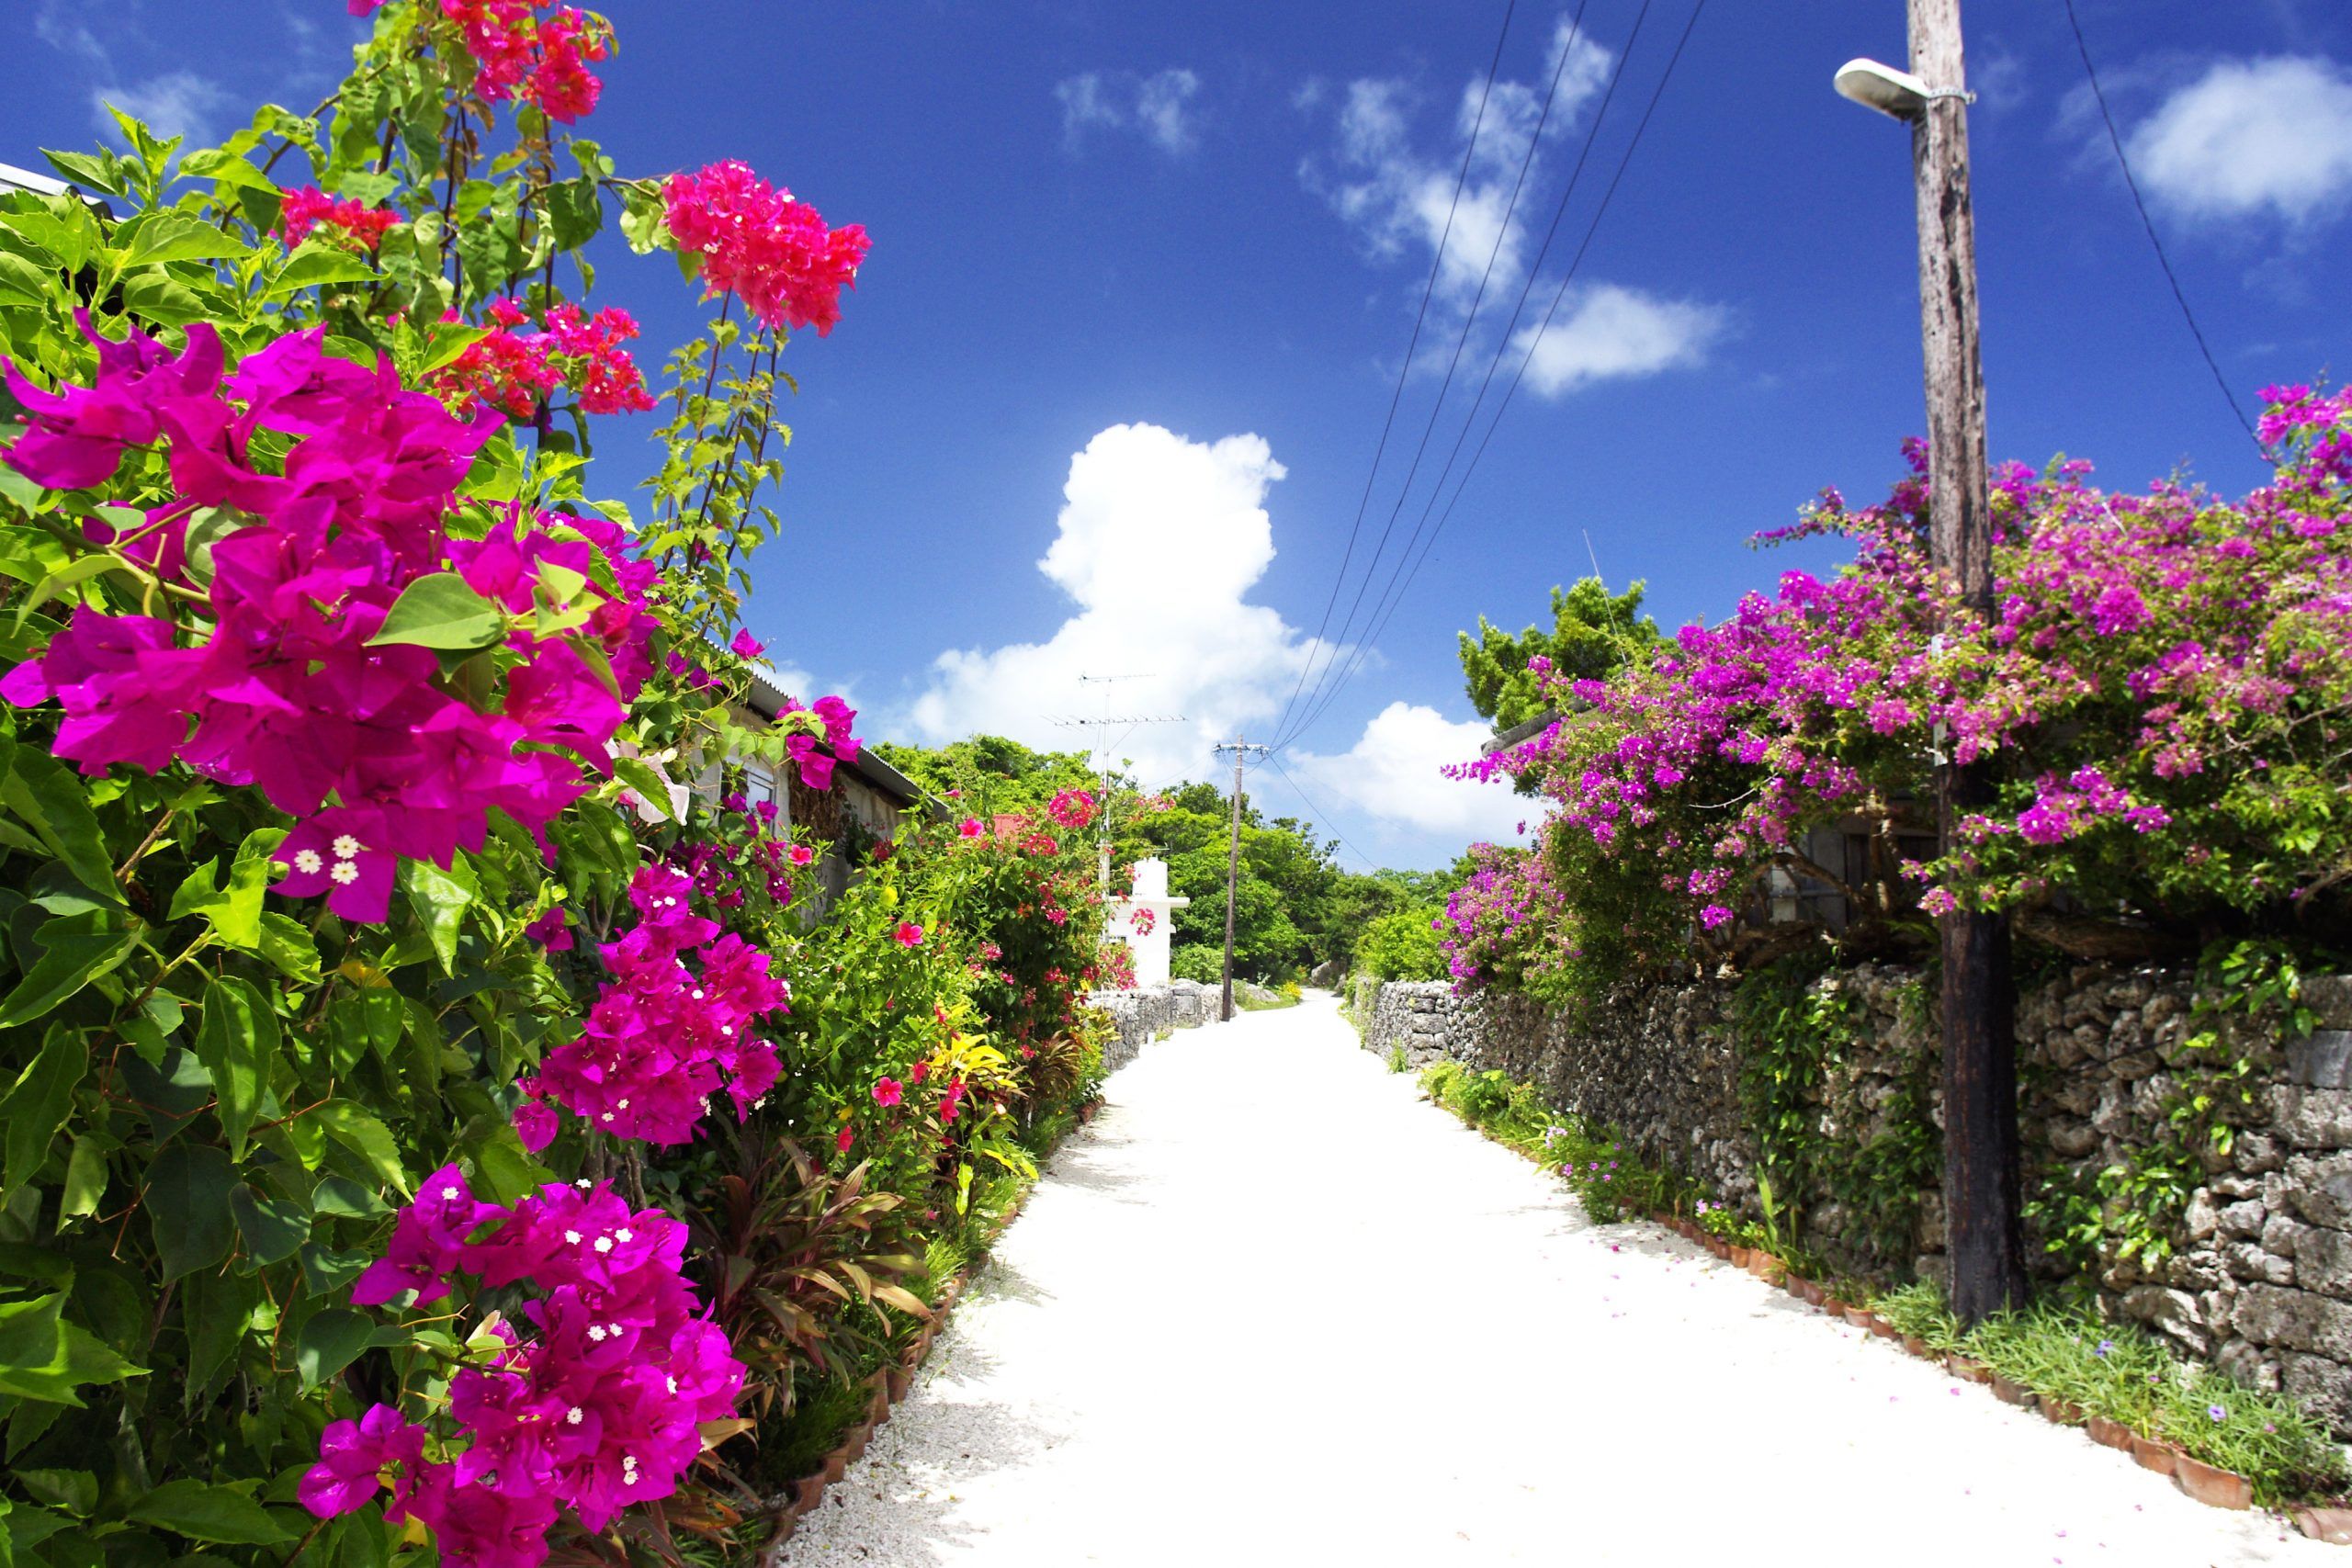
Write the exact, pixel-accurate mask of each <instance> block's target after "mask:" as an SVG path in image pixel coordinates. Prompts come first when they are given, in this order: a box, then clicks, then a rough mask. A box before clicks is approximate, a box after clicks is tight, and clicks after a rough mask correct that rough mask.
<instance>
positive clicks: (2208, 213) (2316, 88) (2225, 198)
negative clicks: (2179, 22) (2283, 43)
mask: <svg viewBox="0 0 2352 1568" xmlns="http://www.w3.org/2000/svg"><path fill="white" fill-rule="evenodd" d="M2127 145H2128V147H2129V149H2130V152H2131V163H2132V167H2133V169H2134V170H2135V171H2136V173H2137V174H2138V175H2139V178H2140V181H2141V183H2142V184H2143V185H2144V186H2146V187H2147V189H2148V193H2149V195H2150V196H2152V197H2154V198H2155V199H2156V201H2157V202H2158V203H2159V204H2161V205H2162V206H2163V207H2165V209H2168V210H2170V211H2171V212H2173V213H2174V214H2175V215H2177V216H2179V217H2183V218H2191V219H2203V220H2215V219H2221V220H2232V219H2240V220H2242V219H2252V218H2264V217H2267V218H2272V219H2276V220H2280V221H2283V222H2286V223H2289V224H2291V225H2304V224H2308V223H2311V222H2313V221H2315V220H2320V219H2323V218H2326V217H2331V216H2333V215H2335V213H2337V212H2339V211H2341V210H2342V209H2344V208H2345V206H2346V203H2347V200H2352V72H2348V71H2346V68H2345V67H2343V66H2341V65H2339V64H2337V63H2336V62H2334V61H2332V60H2327V59H2324V58H2320V57H2314V56H2299V55H2282V56H2274V57H2270V58H2267V59H2260V60H2225V61H2221V62H2217V63H2215V64H2213V65H2211V66H2210V67H2208V68H2207V70H2206V71H2205V73H2203V74H2202V75H2200V76H2199V77H2198V78H2197V79H2196V80H2194V81H2192V82H2190V83H2188V85H2186V86H2183V87H2180V88H2178V89H2177V90H2175V91H2174V92H2173V93H2172V94H2171V95H2170V96H2167V97H2166V98H2165V100H2164V102H2163V103H2161V104H2159V105H2158V106H2157V107H2156V109H2155V112H2154V113H2153V114H2151V115H2150V116H2149V117H2148V118H2146V119H2145V120H2143V122H2142V123H2141V124H2140V125H2139V126H2137V127H2136V128H2134V129H2133V130H2132V131H2131V135H2130V137H2129V138H2128V142H2127Z"/></svg>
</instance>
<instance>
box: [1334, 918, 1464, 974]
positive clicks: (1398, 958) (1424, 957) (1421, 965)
mask: <svg viewBox="0 0 2352 1568" xmlns="http://www.w3.org/2000/svg"><path fill="white" fill-rule="evenodd" d="M1442 919H1444V916H1443V914H1442V911H1440V910H1438V909H1435V908H1429V907H1426V906H1414V907H1410V908H1403V909H1393V910H1391V911H1389V912H1388V913H1387V914H1385V915H1382V916H1380V917H1379V918H1378V919H1374V921H1373V922H1372V923H1371V924H1370V925H1368V926H1366V927H1364V929H1363V935H1362V936H1361V937H1359V938H1358V939H1357V941H1356V964H1357V965H1358V966H1359V967H1360V968H1362V969H1363V972H1364V973H1366V974H1368V975H1375V976H1379V977H1380V978H1381V979H1384V980H1442V979H1444V978H1445V977H1446V964H1445V951H1444V949H1443V948H1442V947H1441V946H1439V944H1438V936H1437V932H1436V931H1435V930H1434V929H1433V925H1434V923H1435V922H1437V921H1439V920H1442Z"/></svg>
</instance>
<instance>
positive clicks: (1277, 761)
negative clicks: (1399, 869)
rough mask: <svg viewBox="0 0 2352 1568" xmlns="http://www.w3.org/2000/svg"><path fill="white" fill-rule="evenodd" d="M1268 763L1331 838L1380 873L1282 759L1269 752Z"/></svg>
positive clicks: (1376, 866)
mask: <svg viewBox="0 0 2352 1568" xmlns="http://www.w3.org/2000/svg"><path fill="white" fill-rule="evenodd" d="M1266 761H1269V762H1272V764H1273V765H1274V772H1276V773H1280V774H1282V776H1283V783H1284V784H1288V785H1290V792H1291V793H1292V794H1293V795H1296V796H1298V798H1299V802H1300V804H1301V805H1303V806H1305V807H1306V809H1308V810H1309V811H1312V812H1313V813H1315V815H1316V816H1317V817H1319V818H1322V819H1323V825H1324V826H1325V827H1327V828H1329V829H1331V836H1332V837H1333V838H1335V839H1337V840H1340V843H1341V844H1343V845H1346V847H1347V851H1348V852H1349V853H1350V854H1351V855H1353V856H1355V857H1356V859H1358V860H1360V861H1362V862H1363V863H1364V864H1365V865H1366V866H1367V867H1369V868H1370V869H1372V870H1374V871H1378V870H1379V869H1380V863H1379V862H1378V861H1376V860H1374V859H1373V858H1372V857H1371V856H1370V855H1368V854H1366V853H1364V852H1363V851H1362V850H1360V849H1358V848H1356V847H1355V845H1354V844H1352V843H1350V842H1349V841H1348V836H1347V835H1346V834H1345V833H1342V832H1340V823H1339V819H1338V818H1335V817H1333V816H1332V815H1331V814H1330V813H1329V812H1328V811H1326V810H1324V809H1323V808H1322V807H1319V806H1317V805H1316V804H1315V800H1314V797H1313V796H1311V795H1308V794H1307V793H1306V790H1305V789H1303V788H1301V787H1300V785H1299V782H1298V781H1297V780H1296V779H1295V778H1293V777H1291V776H1290V770H1289V769H1288V768H1285V767H1283V760H1282V759H1281V758H1280V757H1277V756H1274V755H1273V754H1272V753H1271V752H1269V753H1268V754H1267V757H1266Z"/></svg>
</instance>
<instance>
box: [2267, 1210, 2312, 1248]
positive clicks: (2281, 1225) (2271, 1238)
mask: <svg viewBox="0 0 2352 1568" xmlns="http://www.w3.org/2000/svg"><path fill="white" fill-rule="evenodd" d="M2303 1235H2305V1227H2303V1226H2301V1225H2299V1224H2296V1223H2295V1222H2294V1221H2292V1220H2290V1219H2289V1218H2288V1217H2287V1216H2286V1215H2284V1214H2273V1215H2271V1216H2270V1217H2269V1218H2268V1219H2267V1220H2265V1221H2263V1222H2262V1250H2263V1251H2265V1252H2267V1253H2271V1254H2273V1255H2275V1256H2277V1257H2279V1258H2294V1257H2298V1256H2300V1253H2301V1247H2302V1241H2301V1238H2302V1236H2303Z"/></svg>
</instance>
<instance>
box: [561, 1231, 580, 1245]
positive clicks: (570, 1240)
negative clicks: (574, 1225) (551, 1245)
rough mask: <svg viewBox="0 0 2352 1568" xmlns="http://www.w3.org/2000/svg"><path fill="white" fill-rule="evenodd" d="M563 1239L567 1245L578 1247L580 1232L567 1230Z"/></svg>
mask: <svg viewBox="0 0 2352 1568" xmlns="http://www.w3.org/2000/svg"><path fill="white" fill-rule="evenodd" d="M563 1239H564V1244H565V1245H566V1246H568V1247H578V1246H579V1245H580V1233H579V1232H578V1231H566V1232H564V1233H563Z"/></svg>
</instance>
